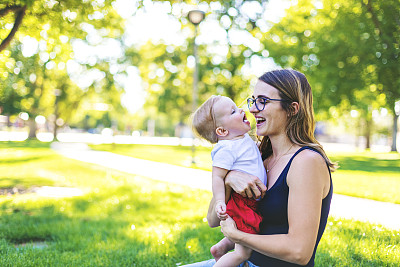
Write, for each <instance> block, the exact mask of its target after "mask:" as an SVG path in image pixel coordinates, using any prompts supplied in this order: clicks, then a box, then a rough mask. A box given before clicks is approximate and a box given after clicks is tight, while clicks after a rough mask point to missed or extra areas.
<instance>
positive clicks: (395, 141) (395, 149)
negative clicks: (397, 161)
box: [391, 113, 399, 151]
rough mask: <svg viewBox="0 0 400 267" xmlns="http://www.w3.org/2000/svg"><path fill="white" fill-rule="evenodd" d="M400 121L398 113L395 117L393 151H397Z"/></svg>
mask: <svg viewBox="0 0 400 267" xmlns="http://www.w3.org/2000/svg"><path fill="white" fill-rule="evenodd" d="M398 120H399V115H397V114H396V113H395V114H394V116H393V133H392V149H391V151H397V147H396V144H397V121H398Z"/></svg>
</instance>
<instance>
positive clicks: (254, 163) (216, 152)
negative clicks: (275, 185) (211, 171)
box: [211, 134, 267, 184]
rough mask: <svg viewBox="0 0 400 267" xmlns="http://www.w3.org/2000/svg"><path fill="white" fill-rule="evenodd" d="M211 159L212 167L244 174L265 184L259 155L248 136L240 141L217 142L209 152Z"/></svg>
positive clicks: (265, 176) (254, 144)
mask: <svg viewBox="0 0 400 267" xmlns="http://www.w3.org/2000/svg"><path fill="white" fill-rule="evenodd" d="M211 158H212V161H213V166H214V167H219V168H222V169H226V170H238V171H242V172H246V173H248V174H252V175H254V176H257V177H258V178H259V179H260V180H261V181H262V182H263V184H266V182H267V173H266V171H265V168H264V164H263V161H262V159H261V153H260V151H259V150H258V147H257V145H256V143H255V142H254V141H253V139H251V137H250V136H249V135H248V134H245V136H244V137H243V138H242V139H236V140H221V141H218V143H217V144H216V145H215V147H214V148H213V150H212V151H211Z"/></svg>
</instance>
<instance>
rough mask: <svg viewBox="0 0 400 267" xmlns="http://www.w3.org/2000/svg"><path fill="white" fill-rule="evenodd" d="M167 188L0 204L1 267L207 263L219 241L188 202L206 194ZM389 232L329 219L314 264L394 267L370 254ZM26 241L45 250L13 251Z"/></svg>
mask: <svg viewBox="0 0 400 267" xmlns="http://www.w3.org/2000/svg"><path fill="white" fill-rule="evenodd" d="M144 186H145V185H144ZM156 186H157V184H155V187H156ZM169 189H170V188H168V187H162V188H161V189H160V188H156V189H154V188H153V191H140V190H142V188H137V187H133V186H131V185H122V186H117V187H112V186H110V187H109V188H102V189H101V190H100V192H99V193H90V194H88V195H85V196H82V197H75V198H67V199H47V200H46V199H37V200H36V199H34V200H32V201H31V202H29V201H28V202H25V203H23V202H12V201H7V202H5V201H4V202H1V204H0V211H1V217H0V253H2V255H7V257H0V265H2V266H4V265H5V266H7V265H10V264H11V265H17V266H18V265H24V264H27V265H35V266H38V265H39V266H40V265H46V266H49V265H50V266H63V265H69V266H71V265H72V266H134V265H136V266H176V265H177V264H178V265H181V264H182V265H183V264H187V263H191V262H197V261H202V260H207V259H209V258H211V254H210V252H209V249H210V247H211V246H212V245H214V244H215V243H217V242H218V241H219V240H221V238H222V237H223V236H222V234H221V232H220V229H219V228H215V229H210V228H209V227H208V225H207V223H206V222H204V221H203V217H204V216H205V214H203V211H201V207H200V206H196V205H198V203H196V202H198V200H196V198H195V197H196V196H198V199H199V200H201V201H204V200H205V199H207V197H209V194H207V195H206V194H203V193H201V192H200V191H196V190H187V191H184V192H181V193H177V192H171V191H170V190H169ZM201 205H204V203H201ZM199 207H200V208H199ZM394 233H395V232H393V231H385V230H382V229H381V230H379V231H377V228H374V227H373V226H371V225H368V224H362V223H354V222H352V221H341V220H330V223H329V224H328V227H327V230H326V233H325V235H324V236H323V238H322V241H321V244H320V247H319V250H318V252H317V256H316V266H394V265H392V264H395V263H396V262H398V261H397V258H395V256H393V257H387V258H385V257H382V256H379V255H376V254H377V252H379V251H380V250H381V249H383V248H386V247H388V246H394V247H396V244H398V243H400V236H399V235H394ZM29 242H46V243H47V244H48V245H49V246H48V247H46V248H43V249H32V248H29V247H26V248H20V249H19V250H17V249H16V248H15V247H14V246H15V245H16V244H21V243H29ZM365 251H366V252H365ZM396 251H397V250H396ZM371 252H374V253H375V254H373V253H371Z"/></svg>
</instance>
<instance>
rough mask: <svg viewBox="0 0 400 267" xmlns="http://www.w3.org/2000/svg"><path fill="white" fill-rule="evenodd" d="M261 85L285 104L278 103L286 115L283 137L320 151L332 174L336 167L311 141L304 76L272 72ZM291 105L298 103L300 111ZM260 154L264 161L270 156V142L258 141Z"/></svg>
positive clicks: (312, 127)
mask: <svg viewBox="0 0 400 267" xmlns="http://www.w3.org/2000/svg"><path fill="white" fill-rule="evenodd" d="M259 80H260V81H262V82H265V83H267V84H269V85H271V86H273V87H274V88H276V89H277V90H278V91H279V96H280V97H281V98H282V99H285V100H288V101H281V102H280V103H281V106H282V108H283V109H284V110H285V111H286V112H287V113H288V123H287V125H286V134H287V136H288V137H289V139H290V141H292V142H293V143H295V144H296V145H299V146H301V147H303V146H309V147H312V148H314V149H315V150H317V151H319V152H320V153H321V155H322V156H323V157H324V159H325V161H326V162H327V164H328V165H329V168H330V169H331V171H334V170H335V169H336V167H337V165H336V164H335V163H333V162H332V161H330V159H329V158H328V156H327V155H326V153H325V151H324V149H323V148H322V146H321V144H320V143H319V142H318V141H317V140H316V139H315V137H314V130H315V120H314V109H313V98H312V92H311V86H310V84H309V83H308V81H307V78H306V76H305V75H304V74H303V73H301V72H298V71H295V70H290V69H282V70H274V71H269V72H266V73H264V74H263V75H262V76H261V77H260V78H259ZM292 102H297V103H299V110H298V112H297V113H295V112H294V110H293V106H292V105H291V103H292ZM260 151H261V154H262V157H263V159H266V158H268V157H269V156H270V155H272V146H271V141H270V139H269V138H268V137H267V136H265V137H262V138H261V144H260Z"/></svg>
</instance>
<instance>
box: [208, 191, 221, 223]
mask: <svg viewBox="0 0 400 267" xmlns="http://www.w3.org/2000/svg"><path fill="white" fill-rule="evenodd" d="M214 207H215V199H214V198H212V199H211V201H210V205H209V206H208V212H207V222H208V225H209V226H210V227H217V226H219V222H220V220H219V218H218V217H217V213H216V212H215V209H214Z"/></svg>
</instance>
